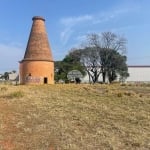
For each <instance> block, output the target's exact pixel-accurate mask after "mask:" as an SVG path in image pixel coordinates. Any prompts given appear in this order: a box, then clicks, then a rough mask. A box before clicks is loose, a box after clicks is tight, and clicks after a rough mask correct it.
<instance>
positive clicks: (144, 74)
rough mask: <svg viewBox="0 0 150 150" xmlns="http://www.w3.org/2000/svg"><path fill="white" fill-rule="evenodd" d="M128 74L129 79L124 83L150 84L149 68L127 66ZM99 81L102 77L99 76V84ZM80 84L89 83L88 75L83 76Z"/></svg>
mask: <svg viewBox="0 0 150 150" xmlns="http://www.w3.org/2000/svg"><path fill="white" fill-rule="evenodd" d="M128 73H129V77H128V78H127V79H126V82H150V66H128ZM101 81H102V75H101V74H100V76H99V82H101ZM82 82H83V83H88V82H89V77H88V75H86V76H84V78H83V79H82ZM106 82H107V81H106Z"/></svg>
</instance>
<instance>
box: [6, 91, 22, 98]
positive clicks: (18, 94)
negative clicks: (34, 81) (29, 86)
mask: <svg viewBox="0 0 150 150" xmlns="http://www.w3.org/2000/svg"><path fill="white" fill-rule="evenodd" d="M6 97H8V98H22V97H24V92H23V91H14V92H12V93H10V94H8V95H7V96H6Z"/></svg>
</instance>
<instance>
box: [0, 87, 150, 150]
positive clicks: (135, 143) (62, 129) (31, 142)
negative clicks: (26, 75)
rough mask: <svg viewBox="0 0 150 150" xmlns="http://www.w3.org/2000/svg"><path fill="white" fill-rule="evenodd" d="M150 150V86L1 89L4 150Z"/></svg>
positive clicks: (0, 142)
mask: <svg viewBox="0 0 150 150" xmlns="http://www.w3.org/2000/svg"><path fill="white" fill-rule="evenodd" d="M52 147H55V148H54V150H149V149H150V86H146V85H143V86H135V85H130V86H120V85H100V84H98V85H88V84H85V85H84V84H83V85H82V84H81V85H74V84H72V85H70V84H67V85H65V84H62V85H59V84H58V85H57V84H56V85H42V86H13V85H2V84H1V85H0V150H52Z"/></svg>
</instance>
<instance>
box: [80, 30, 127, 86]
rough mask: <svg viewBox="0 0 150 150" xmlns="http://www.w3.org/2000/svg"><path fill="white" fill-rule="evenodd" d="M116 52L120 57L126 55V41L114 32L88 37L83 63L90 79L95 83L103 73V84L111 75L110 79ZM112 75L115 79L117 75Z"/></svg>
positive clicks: (82, 58) (83, 53)
mask: <svg viewBox="0 0 150 150" xmlns="http://www.w3.org/2000/svg"><path fill="white" fill-rule="evenodd" d="M112 52H113V53H112ZM115 52H117V53H118V54H120V55H123V54H125V53H126V39H125V38H124V37H121V36H119V35H116V34H114V33H112V32H103V33H102V34H101V35H98V34H89V35H87V44H86V46H85V48H84V50H83V52H82V57H81V62H82V64H83V65H84V67H85V69H86V71H87V72H88V75H89V79H90V77H91V78H92V81H93V82H94V83H95V82H97V81H98V77H99V75H100V74H101V73H102V78H103V82H105V81H106V76H108V75H109V77H110V70H112V69H111V67H112V65H110V62H111V61H114V58H113V57H112V54H113V55H114V54H115ZM116 59H119V57H116ZM115 62H116V61H115ZM111 64H112V62H111ZM114 67H115V66H114ZM111 72H112V71H111ZM112 73H113V74H112ZM112 73H111V74H112V76H111V79H115V75H116V74H115V72H112Z"/></svg>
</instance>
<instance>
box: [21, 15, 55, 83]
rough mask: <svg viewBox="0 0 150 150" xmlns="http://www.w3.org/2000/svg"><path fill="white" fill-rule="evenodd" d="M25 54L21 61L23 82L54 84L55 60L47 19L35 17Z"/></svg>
mask: <svg viewBox="0 0 150 150" xmlns="http://www.w3.org/2000/svg"><path fill="white" fill-rule="evenodd" d="M32 20H33V24H32V28H31V32H30V36H29V40H28V43H27V47H26V51H25V55H24V58H23V60H22V61H20V67H19V72H20V83H21V84H54V62H53V57H52V52H51V48H50V45H49V42H48V37H47V33H46V29H45V19H44V18H42V17H38V16H36V17H33V19H32Z"/></svg>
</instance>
